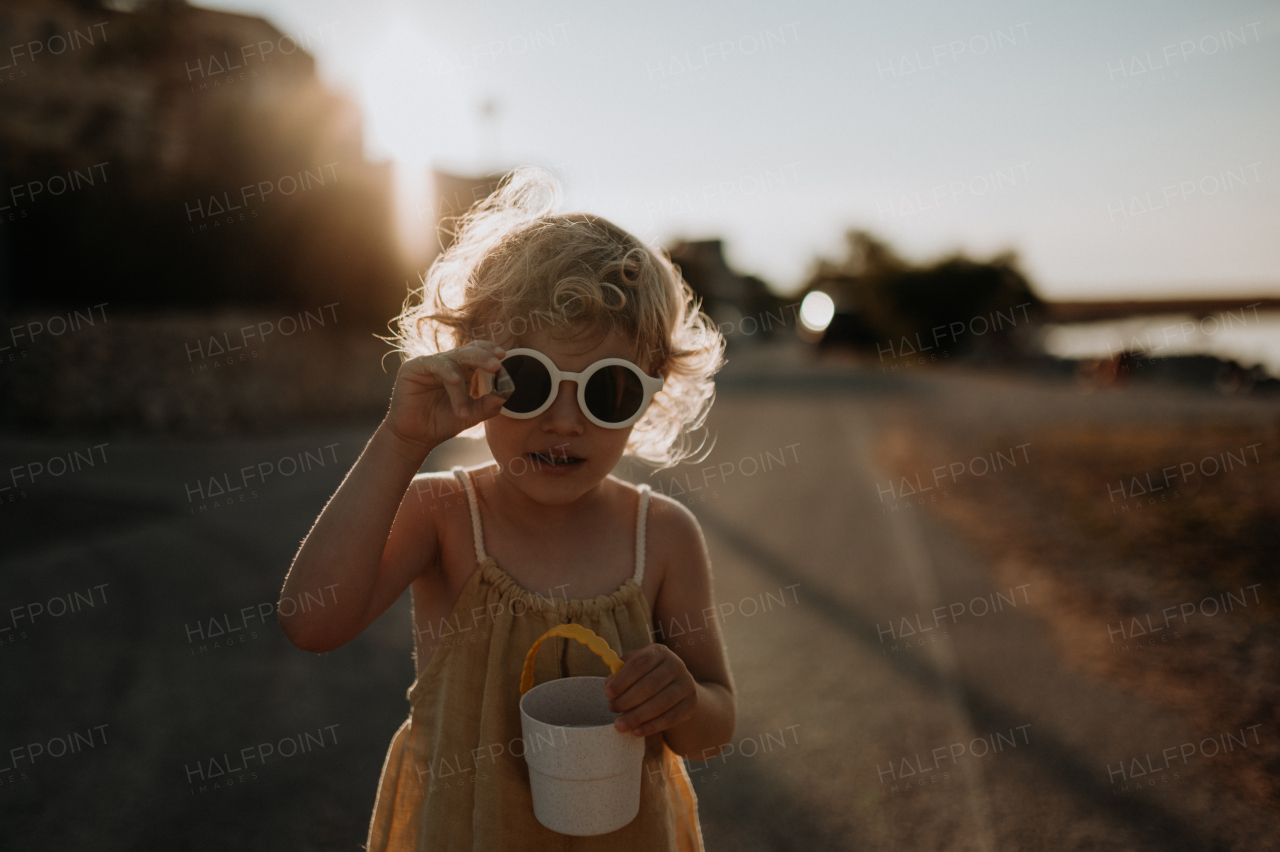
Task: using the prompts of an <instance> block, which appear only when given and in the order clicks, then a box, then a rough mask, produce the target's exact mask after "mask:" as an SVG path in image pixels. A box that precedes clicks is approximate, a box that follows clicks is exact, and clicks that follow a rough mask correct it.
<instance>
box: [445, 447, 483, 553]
mask: <svg viewBox="0 0 1280 852" xmlns="http://www.w3.org/2000/svg"><path fill="white" fill-rule="evenodd" d="M453 475H454V476H456V477H457V478H458V479H461V480H462V484H463V486H464V487H465V488H466V489H467V504H468V505H469V506H470V508H471V536H472V538H473V539H475V543H476V561H477V562H483V561H485V560H486V559H488V558H489V557H488V556H486V555H485V552H484V530H483V529H482V528H481V527H480V504H479V503H478V502H477V501H476V492H475V489H474V488H472V487H471V475H470V474H468V473H467V471H466V469H465V468H463V466H462V465H456V466H455V467H454V468H453Z"/></svg>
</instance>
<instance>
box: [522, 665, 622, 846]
mask: <svg viewBox="0 0 1280 852" xmlns="http://www.w3.org/2000/svg"><path fill="white" fill-rule="evenodd" d="M604 681H605V679H604V678H602V677H568V678H561V679H560V680H553V681H548V682H547V683H544V684H542V685H541V686H536V687H534V688H533V689H530V690H529V691H528V692H526V693H525V694H524V697H523V698H521V699H520V722H521V727H522V731H523V733H524V742H525V760H526V761H527V762H528V764H529V783H530V786H531V788H532V791H533V812H534V816H536V817H537V819H538V822H540V823H542V824H543V825H545V826H546V827H547V828H549V829H551V830H552V831H556V832H559V833H560V834H572V835H578V836H586V835H594V834H607V833H609V832H610V831H617V830H618V829H619V828H622V827H623V826H624V825H626V824H627V823H629V822H631V821H632V820H633V819H635V818H636V814H637V813H639V812H640V782H641V780H642V779H641V774H642V767H643V764H644V749H645V739H644V737H637V736H635V735H634V734H629V733H627V734H624V733H621V732H619V731H618V730H617V729H616V728H614V727H613V721H614V719H616V718H617V717H618V715H619V714H617V713H614V712H612V711H611V710H610V709H609V700H608V699H607V698H606V697H605V694H604Z"/></svg>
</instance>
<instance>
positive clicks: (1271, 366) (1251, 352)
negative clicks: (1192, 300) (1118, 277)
mask: <svg viewBox="0 0 1280 852" xmlns="http://www.w3.org/2000/svg"><path fill="white" fill-rule="evenodd" d="M1044 348H1045V351H1047V352H1048V353H1049V354H1051V355H1055V356H1057V357H1059V358H1109V357H1112V356H1114V355H1118V354H1119V353H1121V352H1125V351H1128V352H1138V351H1142V352H1145V353H1147V354H1148V355H1152V356H1165V355H1215V356H1217V357H1219V358H1223V359H1229V360H1232V361H1236V362H1237V363H1239V364H1240V365H1241V366H1243V367H1246V368H1249V367H1253V366H1255V365H1261V366H1262V368H1263V369H1264V370H1266V371H1267V373H1268V374H1270V375H1272V376H1276V377H1280V312H1278V311H1269V312H1268V311H1259V310H1257V309H1254V308H1243V309H1237V310H1235V311H1230V312H1228V313H1221V314H1214V315H1211V316H1208V317H1205V318H1203V319H1199V318H1197V317H1194V316H1192V315H1190V314H1161V315H1153V316H1138V317H1129V318H1126V319H1119V320H1102V321H1098V322H1078V323H1064V324H1057V325H1055V324H1049V325H1046V326H1045V334H1044Z"/></svg>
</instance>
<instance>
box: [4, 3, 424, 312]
mask: <svg viewBox="0 0 1280 852" xmlns="http://www.w3.org/2000/svg"><path fill="white" fill-rule="evenodd" d="M119 9H130V10H131V11H117V10H119ZM0 32H3V33H4V34H5V35H6V36H7V37H8V40H7V41H6V42H5V43H6V44H15V45H25V46H26V49H25V50H23V51H18V52H17V53H16V55H10V56H9V57H8V58H7V60H5V61H7V62H8V64H9V66H10V67H9V68H7V69H5V68H0V75H3V76H4V80H3V84H0V189H3V191H4V196H6V197H5V198H4V200H3V201H0V205H7V207H8V209H0V300H3V301H2V302H0V306H3V305H5V304H7V305H8V306H9V307H10V308H21V307H23V306H30V305H36V304H40V305H47V304H57V305H62V306H71V305H77V304H96V303H100V302H109V303H111V304H113V305H116V306H117V307H123V306H132V307H137V308H143V309H145V308H153V307H162V306H163V307H193V308H207V307H212V306H223V305H267V304H289V305H312V306H314V305H318V304H326V303H332V302H339V303H341V304H342V305H343V306H344V308H345V309H346V310H345V311H344V313H345V314H346V315H347V316H348V317H352V316H354V315H356V314H364V315H366V316H368V317H369V318H376V317H379V316H381V317H387V316H390V313H392V312H394V310H395V308H396V307H397V306H398V305H399V303H400V301H401V299H402V298H403V292H404V278H405V274H404V271H403V270H402V269H400V268H399V263H398V260H397V259H396V254H395V246H394V236H393V229H392V223H391V218H390V217H391V215H392V212H391V207H390V203H389V202H390V170H389V167H388V166H386V165H374V164H370V163H367V162H365V160H364V154H363V141H362V138H361V122H360V115H359V112H358V110H357V108H356V105H355V104H354V103H353V102H351V101H350V100H349V99H347V98H345V97H343V96H341V95H339V94H336V93H334V92H332V91H330V90H329V89H327V88H326V87H325V86H324V84H323V83H322V82H321V81H320V79H319V78H318V77H317V75H316V69H315V61H314V59H313V58H312V56H311V55H310V53H308V51H307V46H308V45H314V44H315V43H317V42H323V40H325V39H332V38H336V37H337V35H336V33H334V32H331V31H329V30H326V29H324V28H321V29H319V30H317V31H314V32H305V33H293V34H286V33H282V32H281V31H280V30H278V29H277V28H275V27H274V26H272V25H271V24H270V23H268V22H267V21H265V20H263V19H262V18H257V17H252V16H246V15H237V14H230V13H225V12H217V11H212V10H208V9H199V8H196V7H193V6H189V5H187V4H186V3H185V2H183V0H150V2H148V1H147V0H135V2H132V3H128V2H123V0H117V2H113V3H111V5H110V7H108V6H106V5H104V4H103V3H100V2H91V0H5V2H4V4H3V5H0ZM0 64H4V63H3V61H0ZM90 177H92V178H93V180H92V181H90V180H89V178H90ZM15 187H20V188H19V189H17V190H16V191H14V192H11V191H10V190H13V189H14V188H15ZM384 321H385V320H384Z"/></svg>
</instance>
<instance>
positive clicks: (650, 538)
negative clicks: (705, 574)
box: [616, 479, 705, 565]
mask: <svg viewBox="0 0 1280 852" xmlns="http://www.w3.org/2000/svg"><path fill="white" fill-rule="evenodd" d="M616 482H617V484H618V485H619V486H620V487H621V488H624V489H626V490H628V491H630V492H632V493H633V494H636V495H638V494H639V491H640V489H639V488H637V487H636V486H635V485H632V484H631V483H629V482H625V481H623V480H620V479H619V480H616ZM645 526H646V535H645V549H646V551H647V553H648V554H649V558H650V559H651V560H652V561H654V562H655V563H657V564H661V565H668V564H671V561H672V560H674V559H681V560H687V559H688V558H689V557H690V556H691V555H693V554H698V553H700V552H702V551H703V550H704V549H705V545H704V544H703V538H702V527H701V526H700V525H699V524H698V519H697V517H695V516H694V514H693V512H691V511H689V509H688V508H687V507H686V506H684V505H683V504H682V503H681V502H680V501H679V500H675V499H672V498H671V497H668V496H667V495H666V494H662V493H660V492H658V491H652V490H651V491H650V492H649V510H648V514H647V520H646V523H645Z"/></svg>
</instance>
